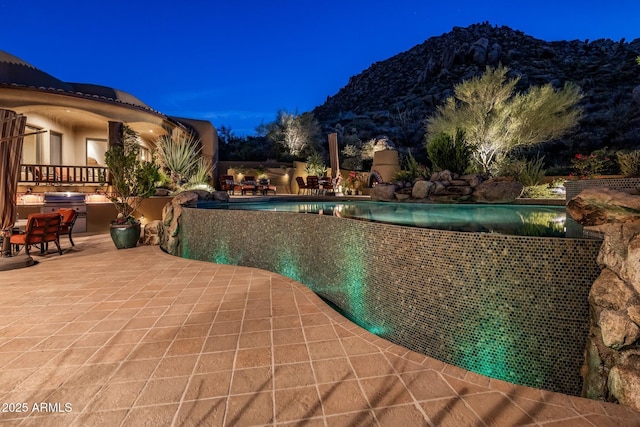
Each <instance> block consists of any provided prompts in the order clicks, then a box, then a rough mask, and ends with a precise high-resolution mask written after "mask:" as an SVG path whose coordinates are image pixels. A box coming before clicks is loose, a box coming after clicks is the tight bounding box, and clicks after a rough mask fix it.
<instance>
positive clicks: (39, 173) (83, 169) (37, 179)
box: [18, 164, 109, 185]
mask: <svg viewBox="0 0 640 427" xmlns="http://www.w3.org/2000/svg"><path fill="white" fill-rule="evenodd" d="M18 182H19V183H21V184H36V185H39V184H46V185H62V184H66V185H80V184H92V185H100V184H102V183H105V182H109V169H108V168H107V167H106V166H69V165H43V164H22V165H20V176H19V177H18Z"/></svg>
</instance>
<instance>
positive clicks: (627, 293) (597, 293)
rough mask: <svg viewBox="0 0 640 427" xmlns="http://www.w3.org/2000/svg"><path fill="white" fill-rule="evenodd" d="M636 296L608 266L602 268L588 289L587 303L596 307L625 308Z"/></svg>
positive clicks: (616, 309) (634, 300) (615, 309)
mask: <svg viewBox="0 0 640 427" xmlns="http://www.w3.org/2000/svg"><path fill="white" fill-rule="evenodd" d="M636 298H637V294H636V293H635V292H634V291H633V289H632V288H631V287H629V286H628V285H627V284H626V283H625V282H624V281H623V280H622V279H620V278H619V277H618V275H617V274H615V273H614V272H613V271H611V270H610V269H608V268H605V269H604V270H602V272H601V273H600V275H599V276H598V278H597V279H596V281H595V282H593V286H591V290H590V291H589V303H590V304H591V306H592V307H597V308H598V309H607V310H614V311H619V310H625V309H626V308H627V307H629V306H630V305H632V304H633V303H635V302H636ZM596 314H599V312H597V313H596Z"/></svg>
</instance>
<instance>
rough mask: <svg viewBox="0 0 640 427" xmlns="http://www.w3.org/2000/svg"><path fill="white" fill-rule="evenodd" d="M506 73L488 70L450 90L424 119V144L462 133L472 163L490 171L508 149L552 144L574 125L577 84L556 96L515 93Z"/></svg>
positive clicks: (542, 90) (543, 89)
mask: <svg viewBox="0 0 640 427" xmlns="http://www.w3.org/2000/svg"><path fill="white" fill-rule="evenodd" d="M507 73H508V69H507V68H505V67H502V66H500V67H498V68H490V67H487V70H486V72H485V73H484V74H483V75H482V76H481V77H474V78H472V79H470V80H466V81H463V82H462V83H460V84H458V85H457V86H455V88H454V96H452V97H450V98H448V99H447V100H446V102H445V104H444V105H442V106H440V107H438V109H437V111H436V112H435V113H434V115H433V116H432V117H430V118H428V119H427V121H426V135H425V145H426V146H428V145H429V143H430V141H432V140H433V139H434V138H436V137H437V136H438V135H441V134H442V133H445V134H447V135H455V133H456V129H461V130H463V131H464V133H465V135H466V140H467V142H468V143H469V144H470V146H471V149H472V155H473V158H474V160H475V161H476V162H477V163H478V164H479V165H480V167H482V169H483V170H484V171H485V172H491V171H492V168H493V166H494V165H495V164H496V162H497V161H499V160H500V159H502V158H503V157H504V156H505V155H506V154H507V153H508V152H509V151H510V150H512V149H514V148H516V147H523V146H530V145H535V144H539V143H541V142H546V141H551V140H554V139H556V138H559V137H561V136H562V135H564V134H566V133H567V132H568V131H570V130H571V129H573V128H574V127H575V126H576V125H577V123H578V120H579V119H580V117H581V116H582V109H580V108H578V107H577V106H576V105H577V103H578V102H579V101H580V99H581V98H582V95H581V94H580V90H579V88H578V87H577V86H576V85H574V84H571V83H567V84H566V85H565V86H564V88H562V89H561V90H558V91H556V90H554V89H553V87H552V86H551V85H550V84H547V85H544V86H532V87H531V88H529V90H528V91H527V92H524V93H515V87H516V85H517V84H518V81H519V78H515V79H511V80H508V79H507Z"/></svg>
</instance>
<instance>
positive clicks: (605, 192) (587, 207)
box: [567, 187, 640, 225]
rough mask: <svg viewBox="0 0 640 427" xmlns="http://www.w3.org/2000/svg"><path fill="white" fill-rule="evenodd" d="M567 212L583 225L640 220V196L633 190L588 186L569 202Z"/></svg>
mask: <svg viewBox="0 0 640 427" xmlns="http://www.w3.org/2000/svg"><path fill="white" fill-rule="evenodd" d="M567 212H568V213H569V214H570V215H571V217H572V218H573V219H575V220H576V221H577V222H578V223H580V224H582V225H601V224H604V223H607V222H627V221H637V220H640V197H638V196H637V195H634V194H632V190H630V189H629V190H613V189H611V188H606V187H597V188H587V189H585V190H583V191H582V192H581V193H580V194H578V195H577V196H576V197H574V198H573V199H571V200H569V202H568V203H567Z"/></svg>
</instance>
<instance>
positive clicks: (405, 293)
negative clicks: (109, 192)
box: [180, 208, 601, 395]
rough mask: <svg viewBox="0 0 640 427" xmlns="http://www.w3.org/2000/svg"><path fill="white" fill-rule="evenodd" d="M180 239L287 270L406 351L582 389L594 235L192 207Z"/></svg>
mask: <svg viewBox="0 0 640 427" xmlns="http://www.w3.org/2000/svg"><path fill="white" fill-rule="evenodd" d="M180 239H181V242H182V255H183V256H184V257H186V258H192V259H199V260H206V261H212V262H218V263H225V264H237V265H244V266H252V267H257V268H262V269H265V270H269V271H274V272H277V273H280V274H283V275H285V276H287V277H291V278H293V279H295V280H298V281H300V282H301V283H304V284H305V285H306V286H308V287H309V288H311V289H312V290H313V291H315V292H316V293H318V294H320V295H321V296H323V297H324V298H326V299H328V300H330V301H332V302H333V303H334V304H336V305H337V306H338V307H340V308H341V309H342V310H344V311H345V312H347V313H350V315H351V316H352V317H353V318H354V319H355V321H357V322H358V323H359V324H360V325H362V326H363V327H365V328H367V329H369V330H370V331H372V332H375V333H377V334H379V335H380V336H383V337H385V338H387V339H389V340H390V341H393V342H396V343H398V344H401V345H403V346H405V347H407V348H410V349H412V350H415V351H419V352H421V353H423V354H426V355H429V356H431V357H434V358H436V359H439V360H442V361H444V362H447V363H450V364H453V365H457V366H461V367H463V368H465V369H468V370H471V371H475V372H478V373H481V374H485V375H488V376H491V377H495V378H500V379H503V380H507V381H511V382H513V383H519V384H524V385H529V386H532V387H537V388H543V389H548V390H553V391H560V392H564V393H568V394H576V395H577V394H579V393H580V391H581V378H580V374H579V372H580V366H581V365H582V360H583V351H584V344H585V340H586V336H587V330H588V321H587V318H588V303H587V295H588V292H589V288H590V286H591V283H592V282H593V281H594V279H595V278H596V277H597V275H598V273H599V269H598V267H597V265H596V256H597V252H598V249H599V247H600V245H601V242H600V241H594V240H583V239H560V238H536V237H517V236H504V235H498V234H482V233H458V232H449V231H438V230H428V229H418V228H408V227H399V226H394V225H386V224H379V223H369V222H363V221H356V220H350V219H341V218H337V217H333V216H326V215H314V214H294V213H285V212H251V211H232V210H202V209H190V208H187V209H185V210H184V212H183V216H182V218H181V226H180Z"/></svg>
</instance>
